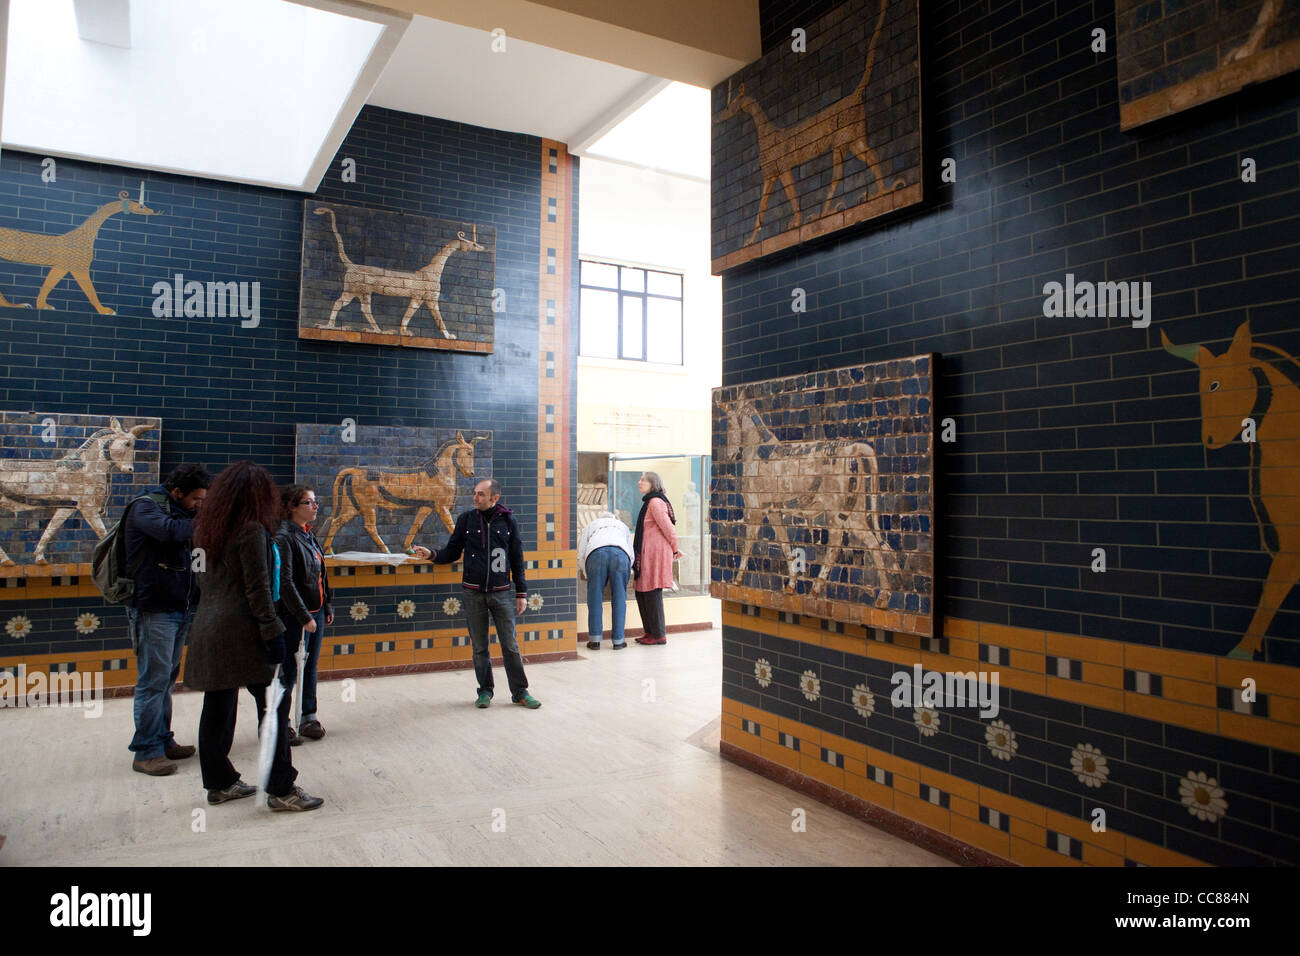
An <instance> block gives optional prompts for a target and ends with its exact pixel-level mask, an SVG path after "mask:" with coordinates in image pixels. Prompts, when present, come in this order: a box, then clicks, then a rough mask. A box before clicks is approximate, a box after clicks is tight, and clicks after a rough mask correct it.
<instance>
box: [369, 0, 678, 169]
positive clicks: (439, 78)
mask: <svg viewBox="0 0 1300 956" xmlns="http://www.w3.org/2000/svg"><path fill="white" fill-rule="evenodd" d="M504 43H505V50H504V51H502V52H494V51H493V49H492V47H493V36H492V34H491V33H489V32H488V31H486V30H475V29H472V28H470V27H464V26H460V25H458V24H454V23H445V22H443V21H441V20H432V19H430V18H428V17H421V16H417V17H415V18H414V19H413V20H412V21H411V25H410V26H409V27H408V28H407V30H406V34H405V35H404V36H403V37H402V39H401V42H399V43H398V45H397V50H396V51H395V52H394V54H393V57H392V59H391V60H390V61H389V63H388V66H387V67H386V68H385V70H384V72H383V75H382V76H381V77H380V78H379V82H378V83H377V84H376V85H375V88H374V90H373V91H372V92H371V94H370V96H369V98H368V99H367V101H366V102H368V103H370V104H373V105H374V106H384V107H388V108H389V109H395V110H403V111H404V112H407V113H419V114H421V115H424V116H437V117H440V118H442V119H448V120H454V121H456V122H459V123H468V124H470V125H473V126H486V127H488V128H490V129H499V130H505V131H507V132H511V133H527V134H529V135H532V136H541V137H545V138H547V139H554V140H558V141H560V142H562V143H568V144H570V145H571V146H575V147H576V146H579V145H580V141H582V140H584V139H586V140H590V139H591V138H592V137H593V135H599V134H600V133H603V132H605V131H606V128H607V127H610V126H612V125H613V124H614V123H615V122H617V121H618V120H620V119H622V118H623V116H624V115H625V114H626V113H627V112H629V111H630V109H629V107H630V108H635V107H636V106H639V105H640V104H641V103H642V102H644V101H645V100H646V99H648V97H649V96H651V95H653V94H654V93H656V92H658V90H659V89H661V88H662V87H663V86H665V85H666V82H665V81H662V80H658V79H656V78H655V77H652V76H650V75H649V74H646V73H640V72H637V71H636V70H629V69H625V68H624V67H621V66H614V65H613V64H611V63H603V62H601V61H600V60H592V59H589V58H587V57H584V56H576V55H574V54H572V53H563V52H561V51H559V50H553V49H551V48H549V47H544V46H540V45H538V44H536V43H529V42H526V41H524V40H520V39H517V38H515V37H512V36H510V35H509V33H506V35H505V37H504Z"/></svg>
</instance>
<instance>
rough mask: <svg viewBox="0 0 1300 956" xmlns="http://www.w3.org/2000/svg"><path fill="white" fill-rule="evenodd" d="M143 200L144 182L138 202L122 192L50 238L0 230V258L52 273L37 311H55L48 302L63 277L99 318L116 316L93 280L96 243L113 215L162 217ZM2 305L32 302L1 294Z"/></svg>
mask: <svg viewBox="0 0 1300 956" xmlns="http://www.w3.org/2000/svg"><path fill="white" fill-rule="evenodd" d="M144 200H145V197H144V183H143V182H141V183H140V198H139V199H138V200H136V199H132V198H130V194H129V193H128V192H127V191H126V190H125V189H123V190H121V191H120V192H119V193H118V194H117V199H115V200H114V201H113V202H110V203H105V204H104V205H103V206H100V207H99V209H97V210H95V211H94V212H93V213H91V214H90V215H89V216H87V217H86V219H85V220H84V221H83V222H81V223H80V224H79V225H78V226H76V227H74V228H73V229H70V230H69V231H68V232H64V233H59V234H56V235H47V234H45V233H40V232H30V231H25V230H21V229H0V259H7V260H9V261H10V262H20V263H24V264H26V265H32V266H38V267H40V268H42V269H48V270H49V271H48V272H46V273H45V280H44V281H43V282H42V283H41V286H40V290H39V291H38V292H37V293H36V308H38V309H53V308H54V306H52V305H50V303H49V298H50V293H51V292H53V291H54V288H55V286H57V285H58V284H59V282H60V280H62V279H63V277H64V276H71V277H72V280H73V281H74V282H76V283H77V286H78V288H80V289H81V291H82V292H83V293H84V294H85V296H86V299H87V300H88V301H89V302H90V304H91V305H92V306H93V307H94V309H95V311H96V312H98V313H99V314H100V315H115V314H116V313H115V312H114V311H113V310H112V309H110V308H109V307H108V306H106V305H104V303H102V302H101V301H100V300H99V294H98V293H97V292H96V291H95V284H94V282H93V281H92V280H91V276H90V267H91V264H92V263H93V262H94V259H95V240H96V239H97V238H98V236H99V230H100V227H102V226H103V225H104V223H105V222H107V221H108V220H109V219H110V218H111V217H113V216H116V215H123V216H157V215H159V210H156V209H150V208H149V207H148V206H146V205H145V201H144ZM0 306H4V307H8V308H22V309H26V308H29V307H30V306H31V303H30V302H10V301H9V300H8V299H6V298H5V297H4V295H0Z"/></svg>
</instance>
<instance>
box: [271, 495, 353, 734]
mask: <svg viewBox="0 0 1300 956" xmlns="http://www.w3.org/2000/svg"><path fill="white" fill-rule="evenodd" d="M280 501H281V503H282V505H283V509H284V511H283V513H284V515H285V517H284V520H283V521H281V522H280V528H279V530H278V531H277V532H276V535H275V540H276V543H277V544H279V545H280V556H281V557H282V558H283V559H284V565H285V567H284V573H285V582H286V583H285V584H284V586H283V587H281V588H280V604H279V606H278V607H277V608H276V610H277V611H278V612H279V614H280V622H281V623H282V624H284V627H285V632H286V637H287V638H288V644H289V645H291V646H290V647H289V648H287V651H288V653H289V654H290V656H292V655H293V654H294V653H296V651H297V640H296V638H297V635H298V634H300V633H301V634H302V637H303V640H305V641H306V642H307V646H306V651H307V653H306V654H305V655H304V657H305V660H304V661H303V665H302V675H301V680H302V684H301V685H300V688H299V693H301V694H302V726H300V727H299V728H298V736H297V737H291V739H290V741H289V742H290V745H293V746H296V745H297V744H299V743H301V742H302V741H303V740H304V739H307V740H320V739H321V738H322V737H324V736H325V728H324V727H322V726H321V722H320V719H319V718H318V717H317V715H316V668H317V666H318V664H319V662H320V648H321V641H322V639H323V638H324V636H325V627H326V625H329V624H333V623H334V610H333V608H331V607H330V597H331V594H330V580H329V572H328V571H327V570H326V568H325V554H324V552H323V551H322V550H321V546H320V542H319V541H317V540H316V535H314V534H312V530H311V526H312V525H313V524H315V522H316V514H317V509H318V508H319V507H320V506H319V504H318V503H317V501H316V489H315V488H313V487H312V486H311V485H290V486H289V487H288V488H285V489H284V490H283V491H282V492H280ZM263 706H264V705H262V704H259V705H258V708H257V712H258V719H259V720H261V713H262V708H263ZM290 733H291V734H292V731H290Z"/></svg>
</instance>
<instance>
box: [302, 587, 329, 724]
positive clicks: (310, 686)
mask: <svg viewBox="0 0 1300 956" xmlns="http://www.w3.org/2000/svg"><path fill="white" fill-rule="evenodd" d="M311 616H312V618H313V619H314V620H315V621H316V633H314V634H306V635H304V636H305V637H306V638H307V647H306V651H307V658H306V660H305V661H303V665H302V690H301V694H302V722H303V723H304V724H305V723H307V722H308V721H312V720H315V719H316V665H317V664H319V663H320V645H321V638H323V637H324V636H325V609H324V608H321V609H320V610H318V611H313V612H312V615H311ZM299 630H301V628H300V629H299Z"/></svg>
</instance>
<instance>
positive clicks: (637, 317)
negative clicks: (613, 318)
mask: <svg viewBox="0 0 1300 956" xmlns="http://www.w3.org/2000/svg"><path fill="white" fill-rule="evenodd" d="M644 301H645V300H644V299H642V298H641V297H640V296H639V295H625V296H623V355H622V357H623V358H625V359H643V358H645V355H643V354H642V352H641V320H642V316H641V303H642V302H644Z"/></svg>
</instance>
